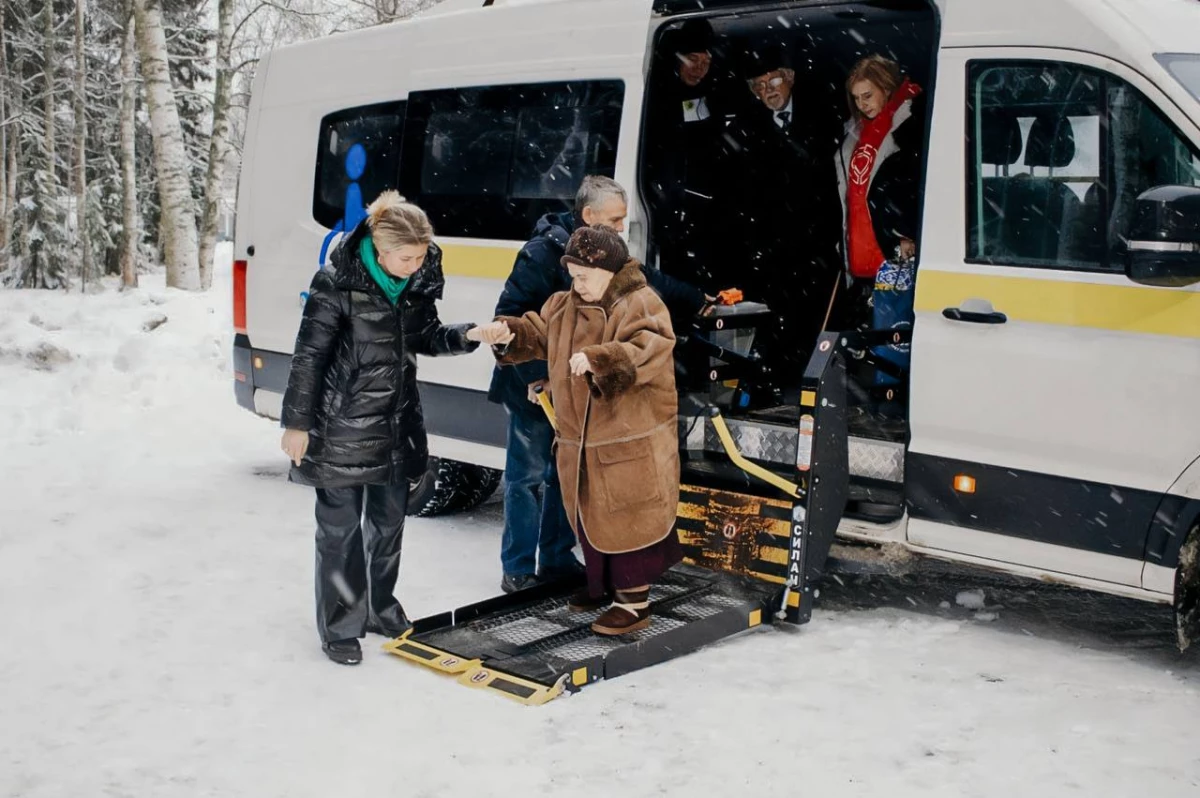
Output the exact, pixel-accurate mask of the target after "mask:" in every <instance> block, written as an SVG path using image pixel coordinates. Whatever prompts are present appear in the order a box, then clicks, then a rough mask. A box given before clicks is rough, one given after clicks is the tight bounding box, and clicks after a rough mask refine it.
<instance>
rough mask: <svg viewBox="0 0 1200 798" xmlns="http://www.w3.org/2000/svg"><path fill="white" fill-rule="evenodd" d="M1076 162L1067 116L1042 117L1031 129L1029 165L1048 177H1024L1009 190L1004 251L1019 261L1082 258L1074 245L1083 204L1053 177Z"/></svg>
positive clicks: (1011, 180)
mask: <svg viewBox="0 0 1200 798" xmlns="http://www.w3.org/2000/svg"><path fill="white" fill-rule="evenodd" d="M1073 160H1075V132H1074V130H1073V129H1072V127H1071V121H1070V120H1069V119H1067V118H1066V117H1065V116H1060V115H1048V114H1039V115H1038V116H1037V117H1036V118H1035V119H1034V121H1033V125H1032V126H1031V127H1030V129H1029V138H1028V140H1027V141H1026V144H1025V158H1024V163H1025V165H1026V166H1028V167H1029V168H1030V170H1031V172H1032V171H1033V170H1036V169H1039V168H1042V169H1046V172H1047V173H1046V174H1045V175H1035V174H1027V175H1019V176H1017V177H1013V178H1009V180H1008V182H1007V184H1006V185H1005V187H1004V188H1005V197H1004V204H1003V214H1004V222H1003V224H1002V246H1003V247H1004V248H1005V250H1007V251H1008V252H1010V253H1011V254H1013V255H1015V256H1016V257H1018V258H1021V259H1025V260H1033V261H1045V262H1046V263H1059V262H1062V261H1068V260H1073V259H1076V258H1077V257H1078V255H1077V254H1075V255H1074V257H1073V253H1072V251H1071V250H1072V244H1071V241H1072V239H1073V238H1074V237H1075V234H1076V233H1077V232H1078V229H1077V226H1076V220H1077V219H1078V217H1079V215H1080V211H1081V204H1082V203H1081V202H1080V200H1079V197H1078V196H1077V195H1076V194H1075V192H1074V191H1072V190H1071V188H1070V187H1069V186H1067V185H1065V184H1064V183H1063V182H1062V181H1059V180H1055V179H1054V178H1052V177H1051V176H1050V170H1051V169H1059V168H1062V167H1064V166H1068V165H1070V163H1071V162H1072V161H1073Z"/></svg>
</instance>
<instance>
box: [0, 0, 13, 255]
mask: <svg viewBox="0 0 1200 798" xmlns="http://www.w3.org/2000/svg"><path fill="white" fill-rule="evenodd" d="M4 7H5V2H4V0H0V272H4V271H7V269H8V231H9V230H10V229H12V223H11V222H10V221H9V219H10V214H11V213H12V206H11V205H10V204H9V202H8V125H6V124H4V123H5V122H6V121H7V120H8V42H7V39H8V37H7V36H5V31H6V30H7V28H6V27H5V19H4Z"/></svg>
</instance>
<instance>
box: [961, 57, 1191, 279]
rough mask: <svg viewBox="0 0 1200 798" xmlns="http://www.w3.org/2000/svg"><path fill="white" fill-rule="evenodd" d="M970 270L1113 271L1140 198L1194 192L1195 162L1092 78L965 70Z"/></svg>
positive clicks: (1136, 102)
mask: <svg viewBox="0 0 1200 798" xmlns="http://www.w3.org/2000/svg"><path fill="white" fill-rule="evenodd" d="M967 117H968V118H967V147H968V213H969V215H968V222H967V260H968V261H971V262H973V263H989V264H1004V265H1013V266H1034V267H1044V268H1055V269H1077V270H1089V271H1120V270H1121V258H1120V253H1119V251H1118V249H1117V248H1118V246H1119V245H1120V242H1121V236H1122V235H1123V234H1124V232H1125V231H1126V230H1127V228H1128V223H1129V214H1130V212H1131V209H1132V208H1133V203H1134V200H1135V199H1136V198H1137V195H1138V194H1140V193H1141V192H1143V191H1145V190H1146V189H1149V188H1152V187H1154V186H1157V185H1164V184H1183V185H1194V184H1196V183H1197V181H1200V173H1198V171H1197V168H1196V167H1197V164H1198V163H1200V159H1198V158H1197V156H1196V151H1195V149H1194V148H1191V147H1190V146H1189V145H1188V144H1187V142H1186V140H1185V139H1183V137H1182V136H1181V135H1180V134H1179V133H1178V131H1176V130H1175V129H1174V128H1173V127H1172V126H1171V124H1170V123H1169V122H1168V121H1167V120H1166V119H1165V118H1164V117H1163V116H1162V115H1161V114H1160V113H1159V112H1158V111H1157V109H1155V108H1154V107H1153V106H1152V105H1151V104H1150V102H1149V101H1148V100H1147V99H1146V98H1145V97H1144V96H1142V94H1141V93H1140V92H1138V91H1137V90H1136V89H1134V88H1133V87H1132V86H1130V85H1129V84H1128V83H1126V82H1124V81H1123V80H1121V79H1119V78H1116V77H1114V76H1112V75H1109V74H1106V73H1104V72H1101V71H1099V70H1096V69H1091V68H1088V67H1083V66H1076V65H1071V64H1064V63H1057V62H1046V61H1006V62H997V61H971V62H970V63H969V64H968V97H967Z"/></svg>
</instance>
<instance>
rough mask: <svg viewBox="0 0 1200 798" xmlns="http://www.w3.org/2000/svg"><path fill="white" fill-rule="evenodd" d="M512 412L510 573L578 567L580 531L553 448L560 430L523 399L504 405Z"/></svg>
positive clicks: (505, 541) (507, 474) (503, 542)
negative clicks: (566, 505)
mask: <svg viewBox="0 0 1200 798" xmlns="http://www.w3.org/2000/svg"><path fill="white" fill-rule="evenodd" d="M504 409H505V410H507V411H508V456H507V458H506V460H505V464H504V535H503V537H501V539H500V562H501V563H502V564H503V566H504V573H505V574H507V575H509V576H523V575H526V574H533V573H536V572H537V571H538V570H543V571H545V570H550V571H553V570H557V569H566V568H575V567H578V560H576V559H575V555H574V554H572V553H571V549H573V548H574V547H575V533H574V532H572V531H571V527H570V525H569V524H568V523H567V513H566V510H564V509H563V502H562V489H561V488H560V487H559V484H558V469H557V468H556V467H555V465H554V456H553V455H552V454H551V451H550V449H551V445H552V444H553V443H554V428H553V427H551V426H550V422H549V421H547V420H546V416H545V414H544V413H543V412H542V409H541V408H540V407H538V406H537V405H535V404H532V403H531V402H528V401H525V399H524V397H522V398H521V399H520V400H519V401H517V400H516V398H515V397H513V400H512V401H506V402H505V403H504Z"/></svg>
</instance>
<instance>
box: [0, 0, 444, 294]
mask: <svg viewBox="0 0 1200 798" xmlns="http://www.w3.org/2000/svg"><path fill="white" fill-rule="evenodd" d="M436 2H437V0H0V285H3V286H4V287H18V288H47V289H61V290H75V291H86V290H88V289H89V287H90V286H94V285H96V284H97V282H96V281H97V278H99V277H102V276H105V275H120V284H121V285H122V286H124V287H131V286H136V285H137V281H138V272H139V270H143V269H148V268H152V267H156V266H157V265H158V264H165V266H166V277H167V285H168V286H169V287H174V288H180V289H185V290H206V289H207V288H208V287H209V286H210V285H211V282H212V275H211V264H212V258H213V250H214V247H215V246H216V243H217V242H218V241H219V240H222V239H225V238H229V237H231V236H232V227H233V204H234V198H235V195H236V188H237V174H238V164H239V162H240V157H241V155H240V147H241V141H242V131H243V129H244V125H243V121H244V118H245V113H246V108H247V106H248V104H249V92H250V86H251V83H252V81H253V79H254V70H255V65H256V64H257V63H258V59H259V57H260V56H261V55H262V54H263V53H265V52H266V51H267V50H269V49H271V48H273V47H278V46H280V45H283V44H287V43H290V42H295V41H300V40H303V39H309V38H315V37H318V36H324V35H328V34H331V33H336V32H339V31H346V30H352V29H356V28H362V27H366V26H370V25H380V24H384V23H388V22H392V21H395V20H398V19H402V18H404V17H407V16H410V15H411V14H414V13H416V12H418V11H421V10H423V9H424V8H427V7H429V6H431V5H434V4H435V3H436Z"/></svg>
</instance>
